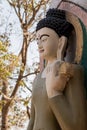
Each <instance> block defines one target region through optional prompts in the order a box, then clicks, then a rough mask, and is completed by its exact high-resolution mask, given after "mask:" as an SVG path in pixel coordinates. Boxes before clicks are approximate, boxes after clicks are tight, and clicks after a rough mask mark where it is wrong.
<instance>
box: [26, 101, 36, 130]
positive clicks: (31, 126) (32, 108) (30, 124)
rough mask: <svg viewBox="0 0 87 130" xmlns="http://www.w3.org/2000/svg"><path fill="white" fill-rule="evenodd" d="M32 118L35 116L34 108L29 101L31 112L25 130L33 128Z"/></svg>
mask: <svg viewBox="0 0 87 130" xmlns="http://www.w3.org/2000/svg"><path fill="white" fill-rule="evenodd" d="M34 118H35V110H34V105H33V103H31V114H30V120H29V125H28V128H27V130H33V125H34Z"/></svg>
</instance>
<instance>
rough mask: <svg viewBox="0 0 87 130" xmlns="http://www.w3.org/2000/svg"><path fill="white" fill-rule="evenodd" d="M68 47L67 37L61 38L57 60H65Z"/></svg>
mask: <svg viewBox="0 0 87 130" xmlns="http://www.w3.org/2000/svg"><path fill="white" fill-rule="evenodd" d="M66 45H67V37H65V36H61V37H60V38H59V41H58V50H57V59H58V60H63V58H64V53H65V49H66Z"/></svg>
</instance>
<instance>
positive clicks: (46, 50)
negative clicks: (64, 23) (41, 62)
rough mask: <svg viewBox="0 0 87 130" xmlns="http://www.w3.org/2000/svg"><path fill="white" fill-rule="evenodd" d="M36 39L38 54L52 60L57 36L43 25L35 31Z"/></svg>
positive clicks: (55, 49) (56, 46)
mask: <svg viewBox="0 0 87 130" xmlns="http://www.w3.org/2000/svg"><path fill="white" fill-rule="evenodd" d="M36 39H37V44H38V49H39V53H40V56H41V57H42V58H44V59H46V60H53V59H55V58H56V57H57V48H58V41H59V37H58V35H57V34H56V32H55V31H54V30H52V29H50V28H47V27H44V28H42V29H40V30H39V31H37V33H36Z"/></svg>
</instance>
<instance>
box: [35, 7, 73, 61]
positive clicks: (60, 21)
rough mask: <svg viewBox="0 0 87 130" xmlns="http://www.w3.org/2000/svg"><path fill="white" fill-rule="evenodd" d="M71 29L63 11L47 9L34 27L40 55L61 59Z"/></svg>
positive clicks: (46, 57)
mask: <svg viewBox="0 0 87 130" xmlns="http://www.w3.org/2000/svg"><path fill="white" fill-rule="evenodd" d="M72 30H73V26H72V24H70V23H69V22H68V21H67V20H66V15H65V11H63V10H58V9H49V10H48V12H47V14H46V17H45V18H43V19H42V20H40V21H39V23H38V24H37V27H36V32H37V33H36V35H37V40H38V41H37V43H38V46H39V50H40V55H41V56H42V57H43V58H45V59H48V58H59V60H60V58H62V59H63V57H64V55H65V49H66V47H67V40H68V39H69V37H70V35H71V32H72Z"/></svg>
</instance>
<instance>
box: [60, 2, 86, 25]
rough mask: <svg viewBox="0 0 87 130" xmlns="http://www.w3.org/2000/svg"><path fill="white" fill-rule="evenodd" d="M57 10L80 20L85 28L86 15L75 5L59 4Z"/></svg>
mask: <svg viewBox="0 0 87 130" xmlns="http://www.w3.org/2000/svg"><path fill="white" fill-rule="evenodd" d="M58 8H59V9H62V10H66V11H69V12H71V13H73V14H74V15H76V16H77V17H78V18H80V19H81V20H82V22H83V23H84V25H85V26H86V27H87V13H86V12H85V11H84V10H83V9H81V8H80V7H79V6H76V5H75V4H73V3H69V2H61V4H60V6H59V7H58Z"/></svg>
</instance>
